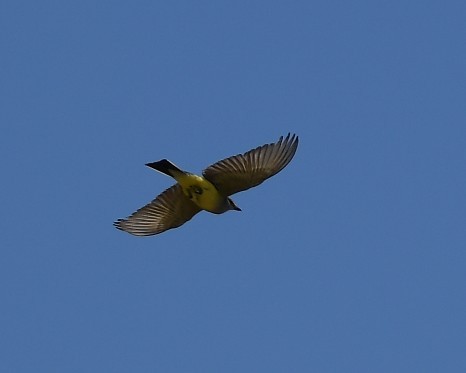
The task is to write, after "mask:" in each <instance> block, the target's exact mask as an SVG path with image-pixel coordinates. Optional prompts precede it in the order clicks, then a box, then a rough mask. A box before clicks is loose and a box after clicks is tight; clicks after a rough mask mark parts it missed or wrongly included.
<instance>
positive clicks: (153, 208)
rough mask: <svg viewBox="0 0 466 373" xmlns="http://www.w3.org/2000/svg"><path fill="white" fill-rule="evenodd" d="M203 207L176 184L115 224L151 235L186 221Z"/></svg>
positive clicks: (123, 228)
mask: <svg viewBox="0 0 466 373" xmlns="http://www.w3.org/2000/svg"><path fill="white" fill-rule="evenodd" d="M199 211H201V209H200V208H199V207H197V205H196V204H194V203H193V202H191V201H190V200H189V198H188V197H186V195H185V194H184V193H183V190H182V188H181V186H180V185H179V184H175V185H173V186H172V187H170V188H168V189H167V190H165V191H164V192H162V193H161V194H159V195H158V196H157V198H155V199H154V200H153V201H152V202H151V203H149V204H147V205H146V206H144V207H141V208H140V209H139V210H137V211H136V212H134V213H133V214H132V215H131V216H129V217H128V218H126V219H118V220H117V221H116V222H114V223H113V225H114V226H115V227H116V228H118V229H120V230H122V231H125V232H128V233H131V234H134V235H135V236H150V235H153V234H159V233H162V232H164V231H166V230H168V229H172V228H176V227H179V226H180V225H182V224H184V223H186V222H187V221H188V220H189V219H191V218H192V217H193V216H194V215H196V214H197V213H198V212H199Z"/></svg>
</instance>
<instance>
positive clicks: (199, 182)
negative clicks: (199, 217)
mask: <svg viewBox="0 0 466 373" xmlns="http://www.w3.org/2000/svg"><path fill="white" fill-rule="evenodd" d="M177 181H178V183H179V184H180V185H181V186H182V188H183V192H184V193H185V195H186V196H187V197H188V198H189V199H190V200H191V201H193V202H194V203H195V204H196V205H198V206H199V207H200V208H201V209H203V210H207V211H209V212H213V213H216V214H219V213H222V212H225V211H226V207H225V206H226V197H224V196H222V195H221V194H220V193H219V192H218V190H217V188H215V186H214V185H213V184H212V183H211V182H209V181H208V180H206V179H204V178H203V177H200V176H197V175H193V174H187V175H183V176H182V177H180V178H179V179H177Z"/></svg>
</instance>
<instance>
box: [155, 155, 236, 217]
mask: <svg viewBox="0 0 466 373" xmlns="http://www.w3.org/2000/svg"><path fill="white" fill-rule="evenodd" d="M146 166H149V167H151V168H153V169H155V170H157V171H159V172H162V173H164V174H166V175H168V176H171V177H173V178H174V179H175V180H176V181H177V182H178V184H180V186H181V188H182V189H183V193H184V194H185V195H186V197H188V198H189V199H190V200H191V201H192V202H194V203H195V204H196V205H197V206H198V207H199V208H200V209H201V210H206V211H209V212H212V213H214V214H221V213H223V212H226V211H228V210H236V209H238V208H232V207H236V206H234V205H231V204H230V203H229V198H228V197H227V196H224V195H222V194H221V193H220V192H219V191H218V190H217V188H216V187H215V185H214V184H212V183H211V182H210V181H209V180H207V179H206V178H205V177H203V176H199V175H195V174H192V173H190V172H186V171H182V170H180V169H179V168H178V167H176V166H175V165H174V164H173V163H171V162H170V161H169V160H167V159H162V160H161V161H158V162H153V163H147V164H146Z"/></svg>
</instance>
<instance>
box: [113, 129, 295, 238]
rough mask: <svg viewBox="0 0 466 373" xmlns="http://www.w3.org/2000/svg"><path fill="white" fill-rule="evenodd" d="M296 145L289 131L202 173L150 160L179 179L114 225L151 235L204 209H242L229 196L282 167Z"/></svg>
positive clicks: (224, 210) (216, 211) (149, 164)
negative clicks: (277, 139)
mask: <svg viewBox="0 0 466 373" xmlns="http://www.w3.org/2000/svg"><path fill="white" fill-rule="evenodd" d="M297 147H298V137H297V136H295V135H293V136H291V137H290V134H288V136H287V137H286V138H285V139H283V137H280V139H279V141H278V142H277V143H273V144H267V145H263V146H260V147H258V148H256V149H253V150H250V151H248V152H246V153H244V154H239V155H236V156H233V157H229V158H226V159H224V160H222V161H219V162H217V163H215V164H213V165H211V166H209V167H208V168H207V169H205V170H204V171H203V173H202V176H199V175H195V174H192V173H190V172H186V171H183V170H181V169H180V168H178V167H177V166H175V165H174V164H173V163H171V162H170V161H168V160H167V159H162V160H161V161H158V162H152V163H147V164H146V166H149V167H151V168H153V169H155V170H157V171H159V172H162V173H164V174H166V175H168V176H170V177H172V178H174V179H175V180H176V181H177V183H176V184H175V185H173V186H172V187H171V188H169V189H167V190H166V191H164V192H163V193H161V194H160V195H159V196H158V197H157V198H156V199H154V200H153V201H152V202H150V203H149V204H147V205H146V206H144V207H142V208H140V209H139V210H137V211H136V212H135V213H133V214H132V215H131V216H129V217H128V218H127V219H119V220H117V221H116V222H115V223H114V225H115V226H116V227H117V228H118V229H121V230H123V231H126V232H128V233H131V234H134V235H137V236H148V235H153V234H158V233H162V232H164V231H166V230H168V229H171V228H176V227H179V226H180V225H182V224H183V223H185V222H186V221H188V220H190V219H191V218H192V217H193V216H194V215H195V214H196V213H198V212H199V211H201V210H206V211H209V212H211V213H214V214H222V213H224V212H226V211H228V210H236V211H241V209H240V208H239V207H238V206H236V204H235V203H234V202H233V200H232V199H231V198H229V196H230V195H232V194H234V193H237V192H240V191H243V190H247V189H249V188H252V187H254V186H257V185H259V184H261V183H262V182H263V181H264V180H266V179H268V178H269V177H271V176H273V175H275V174H276V173H278V172H279V171H281V170H282V169H283V168H284V167H285V166H286V165H287V164H288V163H289V162H290V161H291V159H292V158H293V156H294V154H295V152H296V149H297Z"/></svg>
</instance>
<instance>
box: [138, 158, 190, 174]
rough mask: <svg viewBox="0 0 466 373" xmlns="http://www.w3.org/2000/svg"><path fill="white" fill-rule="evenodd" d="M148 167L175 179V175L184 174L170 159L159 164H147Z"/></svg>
mask: <svg viewBox="0 0 466 373" xmlns="http://www.w3.org/2000/svg"><path fill="white" fill-rule="evenodd" d="M146 166H147V167H150V168H153V169H154V170H157V171H159V172H161V173H163V174H165V175H168V176H171V177H174V175H175V174H177V173H180V172H181V173H183V171H182V170H180V169H179V168H178V167H176V166H175V165H174V164H173V163H171V162H170V161H169V160H168V159H162V160H161V161H158V162H152V163H146Z"/></svg>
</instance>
